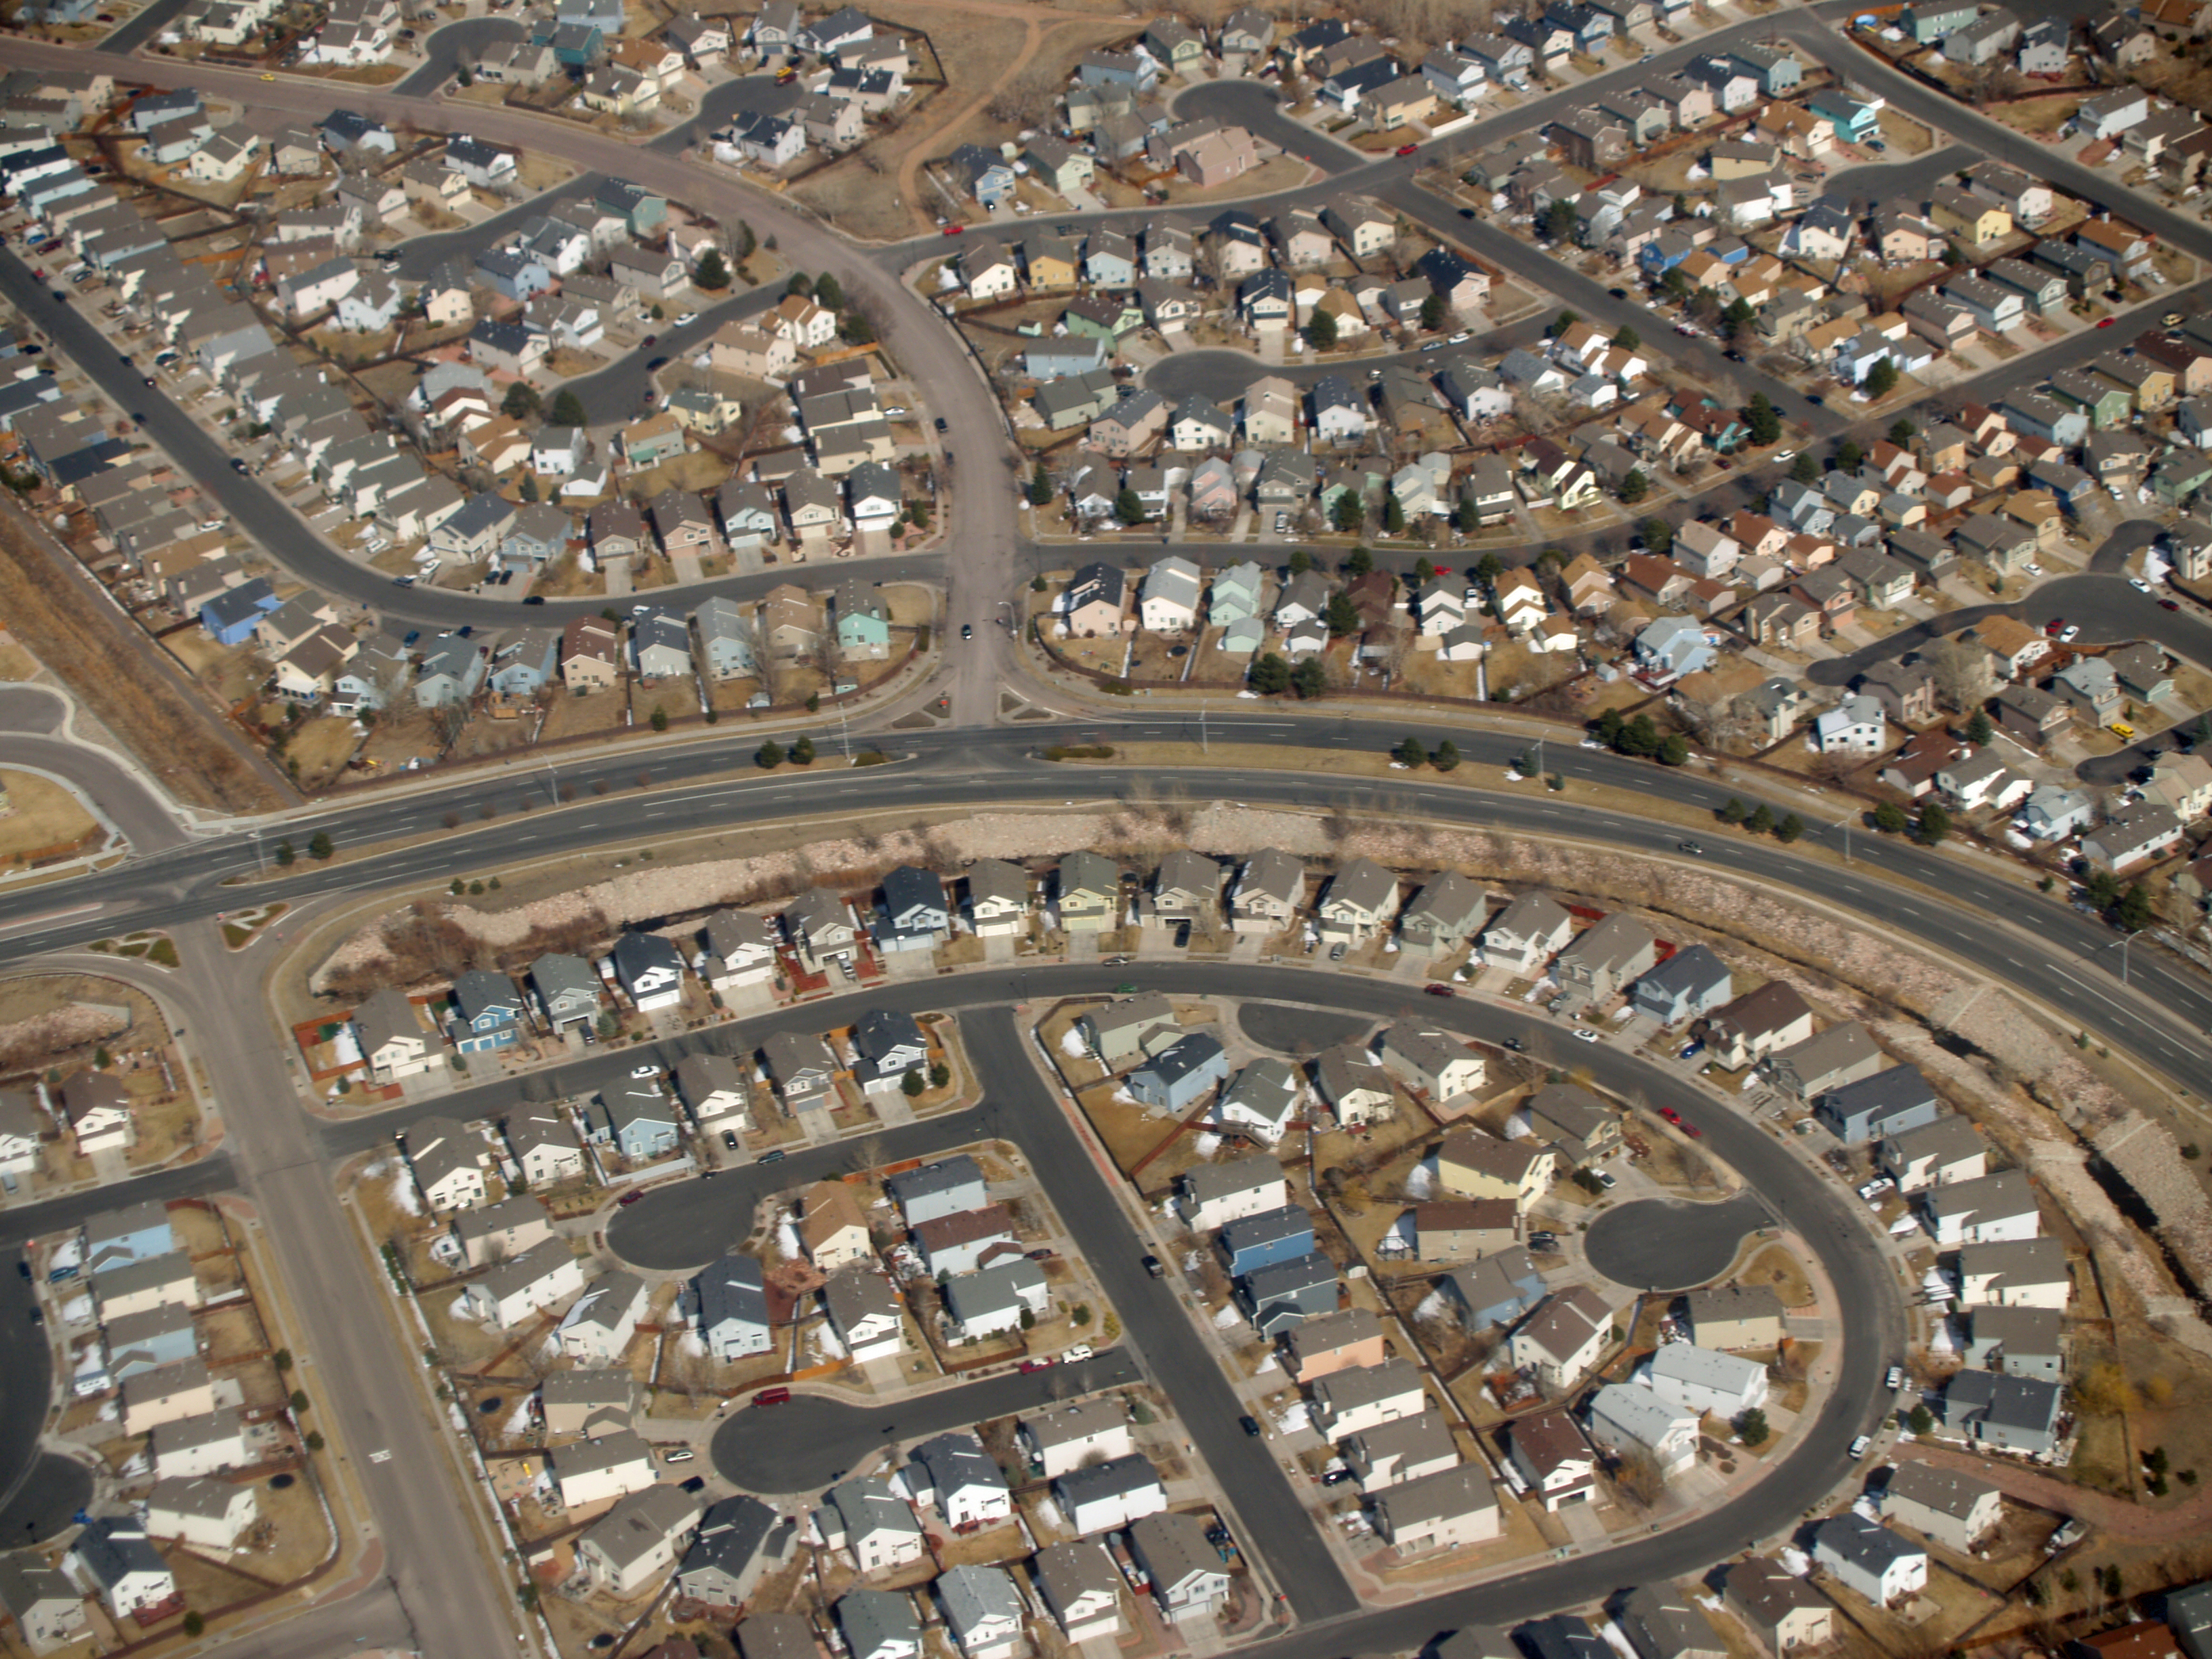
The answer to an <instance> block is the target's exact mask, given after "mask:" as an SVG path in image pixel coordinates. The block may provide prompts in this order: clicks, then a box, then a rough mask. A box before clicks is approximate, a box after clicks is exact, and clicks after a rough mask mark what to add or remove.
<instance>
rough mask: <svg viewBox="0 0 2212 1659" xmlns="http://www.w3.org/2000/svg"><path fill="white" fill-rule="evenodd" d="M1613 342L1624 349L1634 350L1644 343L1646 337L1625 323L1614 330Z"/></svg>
mask: <svg viewBox="0 0 2212 1659" xmlns="http://www.w3.org/2000/svg"><path fill="white" fill-rule="evenodd" d="M1643 343H1644V337H1643V336H1642V335H1641V334H1638V332H1637V331H1635V330H1634V329H1632V328H1631V327H1629V325H1627V324H1626V323H1623V324H1622V325H1620V327H1619V328H1617V329H1615V330H1613V344H1615V345H1617V346H1619V347H1620V349H1622V350H1623V351H1633V350H1635V349H1637V347H1638V346H1640V345H1642V344H1643Z"/></svg>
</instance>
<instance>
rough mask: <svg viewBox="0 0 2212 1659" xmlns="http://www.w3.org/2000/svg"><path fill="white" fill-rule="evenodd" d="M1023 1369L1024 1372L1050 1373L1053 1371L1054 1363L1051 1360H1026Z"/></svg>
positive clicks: (1022, 1365)
mask: <svg viewBox="0 0 2212 1659" xmlns="http://www.w3.org/2000/svg"><path fill="white" fill-rule="evenodd" d="M1021 1369H1022V1370H1024V1371H1048V1370H1051V1369H1052V1361H1050V1360H1049V1359H1024V1361H1022V1364H1021Z"/></svg>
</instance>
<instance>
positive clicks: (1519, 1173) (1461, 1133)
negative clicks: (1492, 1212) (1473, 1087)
mask: <svg viewBox="0 0 2212 1659" xmlns="http://www.w3.org/2000/svg"><path fill="white" fill-rule="evenodd" d="M1436 1156H1437V1187H1438V1188H1441V1189H1442V1190H1443V1191H1445V1192H1448V1193H1455V1194H1459V1195H1460V1196H1461V1197H1463V1198H1504V1199H1510V1200H1512V1201H1513V1204H1514V1206H1515V1208H1516V1210H1518V1211H1520V1212H1522V1213H1523V1214H1525V1213H1527V1212H1528V1206H1530V1205H1531V1204H1533V1203H1534V1202H1535V1201H1536V1200H1537V1199H1539V1198H1541V1197H1542V1196H1543V1194H1545V1193H1546V1192H1547V1191H1548V1190H1550V1188H1551V1185H1552V1183H1553V1182H1554V1181H1556V1180H1558V1179H1559V1154H1558V1153H1557V1152H1554V1151H1553V1149H1552V1148H1551V1147H1549V1146H1543V1145H1541V1144H1539V1143H1538V1142H1536V1141H1535V1140H1534V1139H1522V1140H1501V1139H1498V1137H1497V1136H1496V1135H1488V1134H1484V1133H1482V1132H1481V1131H1480V1130H1479V1129H1455V1130H1454V1131H1453V1132H1452V1133H1450V1134H1448V1135H1446V1136H1445V1137H1444V1141H1443V1146H1439V1147H1438V1148H1437V1155H1436Z"/></svg>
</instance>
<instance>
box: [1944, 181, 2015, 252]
mask: <svg viewBox="0 0 2212 1659" xmlns="http://www.w3.org/2000/svg"><path fill="white" fill-rule="evenodd" d="M1928 216H1929V218H1930V219H1933V220H1934V221H1935V222H1936V224H1937V226H1938V227H1940V228H1942V229H1944V230H1947V231H1948V232H1950V233H1951V234H1953V235H1954V236H1959V237H1963V238H1965V239H1966V240H1967V241H1969V242H1972V243H1973V244H1974V245H1975V246H1982V245H1983V244H1984V243H1987V242H1994V241H1996V240H1997V238H1998V237H2000V236H2009V235H2010V234H2012V215H2011V214H2009V213H2008V212H2006V211H2005V210H2003V209H2002V208H2001V207H1999V206H1998V205H1997V204H1996V203H1995V202H1989V201H1984V200H1983V199H1982V197H1978V196H1972V195H1969V194H1968V193H1967V192H1966V191H1963V190H1960V189H1959V188H1958V187H1957V186H1956V185H1938V186H1937V187H1936V189H1935V190H1933V191H1929V197H1928Z"/></svg>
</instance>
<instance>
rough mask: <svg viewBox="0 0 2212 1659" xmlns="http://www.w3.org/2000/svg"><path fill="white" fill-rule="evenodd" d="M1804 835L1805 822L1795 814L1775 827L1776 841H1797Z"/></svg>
mask: <svg viewBox="0 0 2212 1659" xmlns="http://www.w3.org/2000/svg"><path fill="white" fill-rule="evenodd" d="M1804 833H1805V820H1804V819H1802V818H1801V817H1798V816H1797V815H1796V813H1795V812H1791V813H1790V814H1789V815H1788V816H1786V817H1784V819H1783V820H1782V822H1781V823H1778V824H1776V825H1775V826H1774V839H1775V840H1777V841H1778V842H1784V843H1787V842H1793V841H1796V839H1797V838H1798V837H1799V836H1802V835H1803V834H1804Z"/></svg>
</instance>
